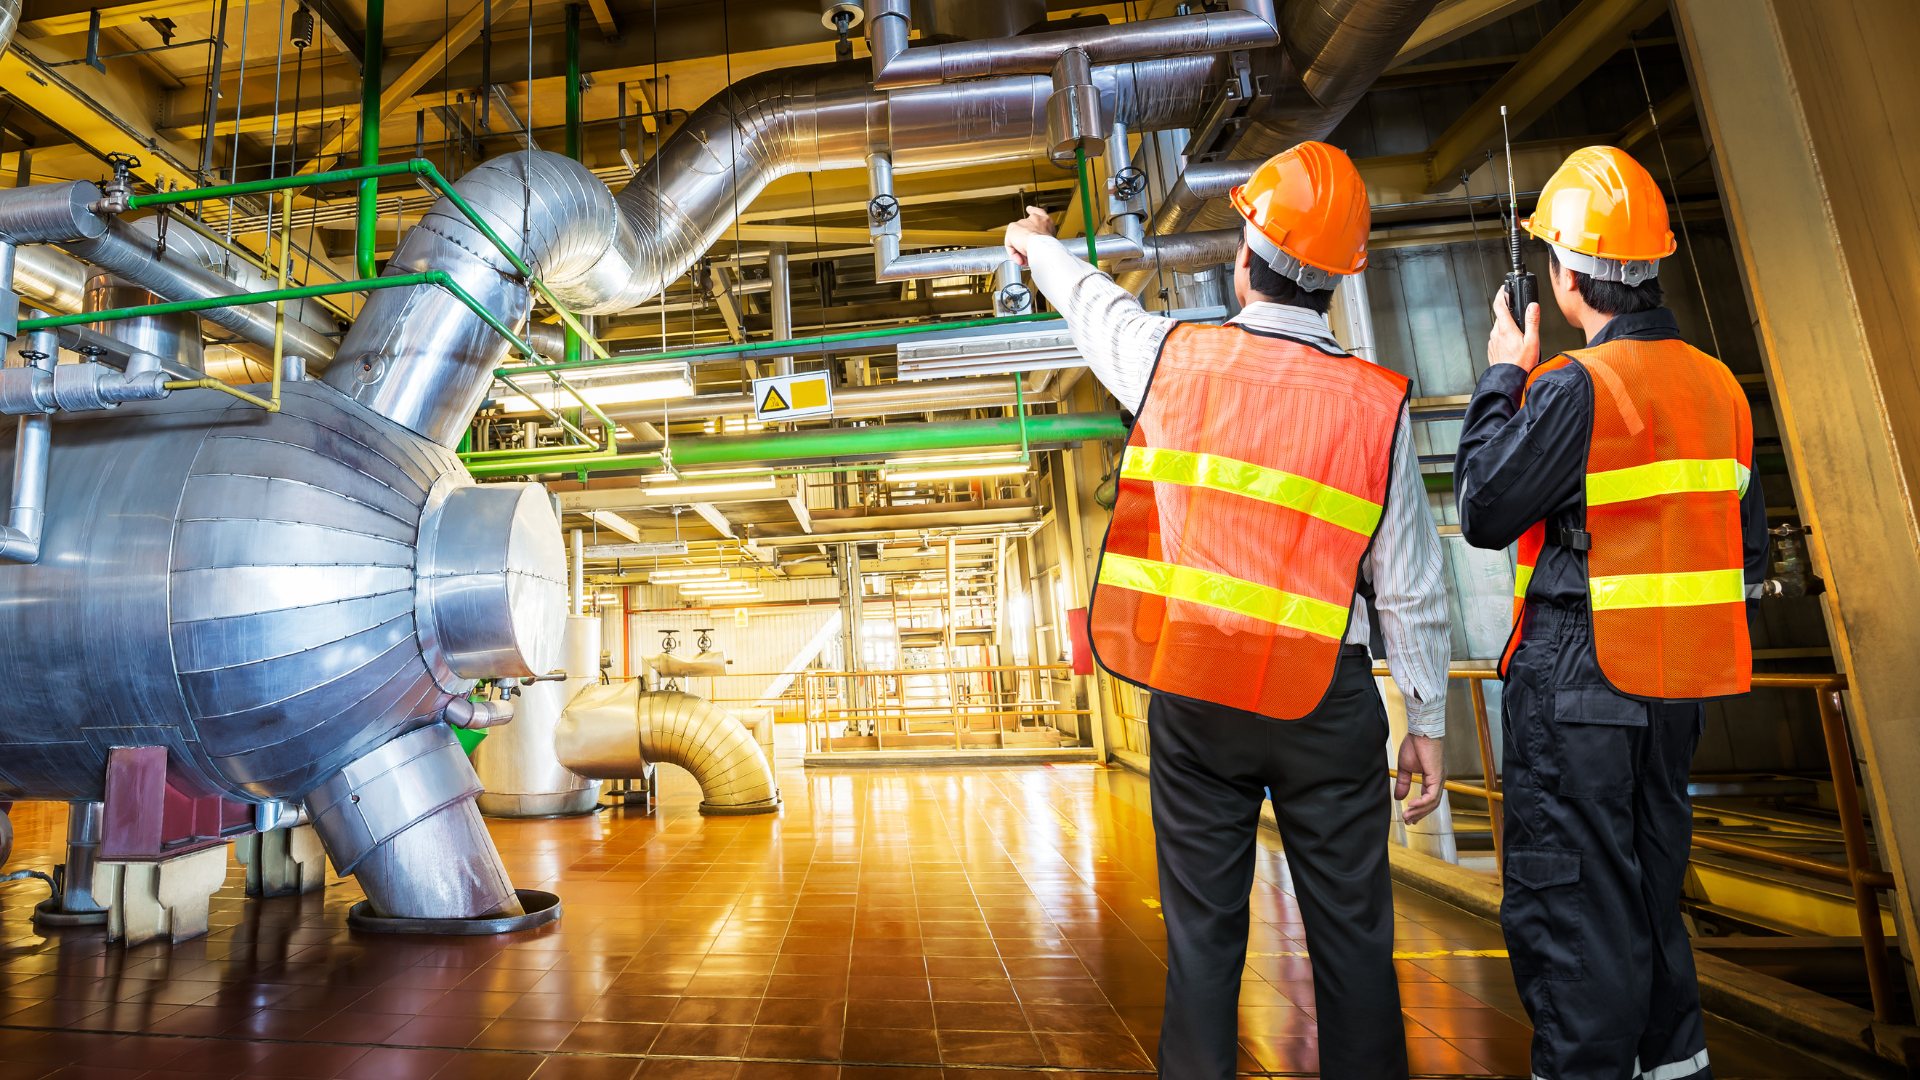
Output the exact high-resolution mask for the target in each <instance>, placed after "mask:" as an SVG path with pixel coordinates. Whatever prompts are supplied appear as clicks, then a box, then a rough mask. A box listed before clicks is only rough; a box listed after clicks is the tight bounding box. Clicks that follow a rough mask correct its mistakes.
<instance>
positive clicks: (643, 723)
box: [553, 682, 780, 814]
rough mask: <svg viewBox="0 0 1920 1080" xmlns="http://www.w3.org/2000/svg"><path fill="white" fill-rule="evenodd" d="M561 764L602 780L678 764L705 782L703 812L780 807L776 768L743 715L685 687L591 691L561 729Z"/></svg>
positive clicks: (633, 685)
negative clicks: (689, 692) (692, 692)
mask: <svg viewBox="0 0 1920 1080" xmlns="http://www.w3.org/2000/svg"><path fill="white" fill-rule="evenodd" d="M553 741H554V753H555V756H557V757H558V758H559V759H560V764H561V765H564V766H565V767H566V768H567V769H569V770H571V771H573V772H575V773H578V774H579V775H581V776H585V777H589V778H592V779H596V780H624V779H631V778H634V777H638V776H642V775H645V773H646V770H647V768H648V766H650V765H657V764H660V763H662V762H664V763H666V764H669V765H678V766H680V767H681V768H683V769H685V770H687V771H688V772H690V773H692V774H693V778H694V779H695V780H696V781H697V782H698V783H699V784H700V794H701V796H702V799H701V803H700V812H701V813H703V814H771V813H773V812H775V811H776V810H778V809H780V789H779V787H778V786H777V785H776V784H775V783H774V776H773V767H772V766H771V765H770V764H768V762H767V758H766V755H765V754H762V753H761V752H760V744H759V743H758V742H756V741H754V737H753V734H752V733H751V732H750V731H748V730H747V726H746V725H745V724H743V723H741V721H740V718H739V717H737V716H735V715H734V714H733V713H731V712H729V711H728V710H726V709H725V708H723V707H721V706H719V705H716V704H714V703H713V702H711V701H708V700H707V699H705V698H701V697H695V696H694V695H692V694H687V693H682V692H680V691H678V690H663V691H656V692H653V693H643V692H642V691H641V690H640V684H639V683H638V682H626V683H618V684H614V685H611V686H597V685H596V686H588V687H587V688H586V689H584V690H582V691H581V692H580V693H579V695H578V696H576V697H575V698H574V699H573V701H572V703H570V704H569V705H568V706H567V709H566V712H565V713H564V714H562V716H561V720H560V724H559V726H558V727H557V728H556V729H555V731H554V740H553Z"/></svg>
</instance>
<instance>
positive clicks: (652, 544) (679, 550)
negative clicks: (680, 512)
mask: <svg viewBox="0 0 1920 1080" xmlns="http://www.w3.org/2000/svg"><path fill="white" fill-rule="evenodd" d="M686 553H687V545H686V542H685V541H683V540H648V541H646V542H644V543H639V544H588V545H587V548H586V551H585V552H584V554H585V555H586V556H587V558H589V559H592V560H595V561H604V560H607V559H657V558H660V557H661V556H663V555H666V556H675V555H685V554H686Z"/></svg>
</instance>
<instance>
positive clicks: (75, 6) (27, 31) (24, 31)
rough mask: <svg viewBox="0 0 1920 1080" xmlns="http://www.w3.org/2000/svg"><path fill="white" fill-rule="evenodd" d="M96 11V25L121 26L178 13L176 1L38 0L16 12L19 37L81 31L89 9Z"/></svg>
mask: <svg viewBox="0 0 1920 1080" xmlns="http://www.w3.org/2000/svg"><path fill="white" fill-rule="evenodd" d="M96 10H97V11H99V12H100V28H101V29H103V30H104V29H106V28H108V27H110V26H125V25H127V24H128V23H136V22H139V21H140V20H141V19H144V18H146V17H147V16H149V15H156V16H165V15H171V14H175V13H177V12H179V10H180V3H179V0H171V2H169V0H134V2H132V3H127V4H113V3H106V4H101V3H89V2H88V0H51V2H48V0H40V2H36V3H28V4H25V5H24V6H23V7H22V10H21V12H20V36H21V37H25V38H44V37H58V36H60V35H61V34H84V33H86V32H87V28H88V26H89V24H90V23H91V21H92V18H93V12H94V11H96Z"/></svg>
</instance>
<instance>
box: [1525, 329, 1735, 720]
mask: <svg viewBox="0 0 1920 1080" xmlns="http://www.w3.org/2000/svg"><path fill="white" fill-rule="evenodd" d="M1576 362H1577V363H1579V364H1580V365H1581V366H1582V367H1584V368H1585V369H1586V371H1587V374H1588V377H1589V379H1590V381H1591V382H1592V383H1593V439H1592V443H1591V444H1590V446H1589V448H1588V451H1587V474H1586V485H1585V491H1584V501H1585V503H1586V529H1585V530H1584V532H1585V533H1586V534H1587V535H1586V538H1585V541H1584V542H1585V543H1586V544H1587V545H1588V550H1587V599H1588V606H1589V608H1590V609H1591V612H1592V618H1593V644H1594V651H1595V653H1596V654H1597V655H1598V658H1599V661H1600V672H1601V674H1602V675H1603V676H1604V677H1605V678H1606V680H1607V682H1608V683H1610V684H1612V686H1613V688H1614V689H1615V690H1618V691H1620V692H1621V693H1623V694H1626V695H1629V696H1631V697H1639V698H1651V699H1656V700H1688V699H1697V698H1716V697H1727V696H1730V695H1734V694H1744V693H1746V692H1747V689H1748V686H1749V684H1750V682H1751V681H1752V674H1753V651H1752V645H1751V643H1750V642H1749V641H1748V639H1747V617H1746V579H1745V576H1744V567H1745V552H1744V549H1743V548H1742V545H1741V527H1740V526H1741V511H1740V497H1741V494H1742V492H1743V491H1744V490H1745V489H1746V486H1747V482H1748V479H1749V475H1750V474H1749V470H1750V469H1751V467H1752V463H1753V417H1752V413H1751V412H1750V411H1749V409H1748V406H1747V399H1746V395H1745V394H1744V393H1742V392H1741V390H1740V384H1739V382H1738V381H1736V380H1735V379H1734V377H1733V375H1732V373H1731V372H1729V371H1728V370H1727V368H1726V365H1724V364H1722V363H1720V361H1718V360H1715V359H1714V358H1713V357H1711V356H1708V355H1707V354H1706V353H1703V352H1701V351H1700V350H1698V349H1695V348H1693V347H1692V346H1690V345H1688V344H1686V343H1685V342H1683V341H1679V340H1666V341H1631V340H1618V341H1610V342H1607V343H1606V344H1603V345H1599V346H1596V347H1594V348H1591V349H1580V350H1578V351H1575V352H1570V353H1566V354H1563V355H1561V356H1558V357H1555V358H1554V359H1552V360H1549V361H1547V362H1546V363H1544V364H1541V365H1540V366H1538V367H1536V368H1534V370H1533V373H1532V374H1531V375H1529V376H1528V377H1527V385H1528V386H1531V385H1533V380H1534V379H1537V378H1539V377H1540V376H1541V375H1543V374H1545V373H1547V372H1548V371H1552V370H1556V369H1558V368H1562V367H1565V366H1566V365H1568V364H1570V363H1576ZM1523 400H1524V397H1523ZM1547 528H1548V523H1547V522H1545V521H1540V522H1536V523H1535V524H1534V526H1533V528H1531V529H1528V530H1527V531H1526V533H1525V534H1524V535H1522V536H1521V537H1520V543H1519V551H1518V565H1517V567H1516V569H1515V573H1514V582H1513V585H1514V587H1513V631H1512V634H1511V635H1510V636H1509V638H1508V640H1507V649H1506V653H1505V655H1503V656H1502V657H1501V659H1500V671H1501V674H1502V675H1503V676H1504V675H1505V674H1506V669H1507V663H1508V661H1510V660H1511V659H1512V658H1513V653H1514V650H1515V649H1517V648H1518V647H1519V644H1520V634H1521V619H1522V615H1523V613H1524V611H1525V607H1526V597H1527V587H1528V585H1529V584H1530V582H1531V580H1532V578H1533V568H1534V567H1535V566H1536V565H1538V564H1539V560H1540V551H1541V549H1542V548H1543V547H1545V546H1546V543H1547Z"/></svg>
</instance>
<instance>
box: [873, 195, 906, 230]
mask: <svg viewBox="0 0 1920 1080" xmlns="http://www.w3.org/2000/svg"><path fill="white" fill-rule="evenodd" d="M899 216H900V200H899V199H896V198H894V197H893V196H891V195H875V196H874V197H873V198H871V199H868V200H867V221H868V222H870V223H872V224H874V225H885V224H886V223H887V222H889V221H892V220H893V219H894V218H897V217H899Z"/></svg>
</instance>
